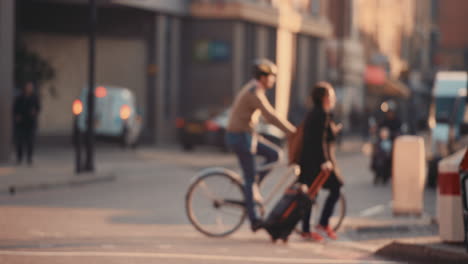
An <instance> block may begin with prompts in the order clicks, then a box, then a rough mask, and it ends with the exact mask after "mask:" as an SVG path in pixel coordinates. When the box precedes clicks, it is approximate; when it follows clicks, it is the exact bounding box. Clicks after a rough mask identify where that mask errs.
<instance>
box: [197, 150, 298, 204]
mask: <svg viewBox="0 0 468 264" xmlns="http://www.w3.org/2000/svg"><path fill="white" fill-rule="evenodd" d="M278 156H279V158H278V160H277V161H275V162H272V163H268V164H265V165H261V166H260V167H259V168H257V170H256V172H257V173H259V172H263V171H269V170H275V169H278V168H288V167H289V169H288V170H287V171H286V172H285V173H284V174H283V175H282V176H281V177H280V180H279V181H278V182H277V183H276V184H275V185H274V187H273V189H272V190H271V191H269V192H268V193H267V195H266V198H264V200H263V202H262V205H267V204H269V203H270V202H271V201H272V200H273V198H274V196H275V194H277V193H278V191H282V190H283V189H284V187H285V184H286V181H287V180H288V179H289V177H290V175H294V177H295V179H297V177H299V174H300V171H301V169H300V167H299V165H297V164H292V165H289V164H287V161H286V159H285V158H284V154H283V152H282V151H279V153H278ZM216 172H220V173H224V174H227V175H229V176H230V177H232V178H233V179H234V180H236V181H239V182H240V183H241V184H243V183H244V180H243V178H242V177H241V175H240V174H239V173H237V172H235V171H233V170H230V169H226V168H223V167H212V168H206V169H204V170H202V171H200V172H199V173H198V174H197V175H195V176H194V177H193V178H192V180H191V182H192V183H193V182H195V181H196V180H197V179H198V178H199V177H201V176H204V175H206V174H211V173H216ZM266 177H268V175H266V176H265V178H266ZM216 200H217V201H218V202H219V203H220V204H230V205H233V206H245V203H244V201H232V200H224V199H222V198H219V199H216Z"/></svg>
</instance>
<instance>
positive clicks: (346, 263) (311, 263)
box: [0, 250, 395, 264]
mask: <svg viewBox="0 0 468 264" xmlns="http://www.w3.org/2000/svg"><path fill="white" fill-rule="evenodd" d="M2 255H4V256H27V257H133V258H159V259H188V260H213V261H241V262H259V263H283V264H284V263H304V264H315V263H323V264H327V263H338V262H339V263H342V264H354V263H356V264H357V263H368V264H388V263H395V262H390V261H374V260H362V259H361V260H344V259H339V260H338V259H335V260H333V259H304V258H268V257H242V256H225V255H202V254H171V253H149V252H98V251H80V252H63V251H57V252H53V251H8V250H5V251H0V256H2Z"/></svg>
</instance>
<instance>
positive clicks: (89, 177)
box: [0, 172, 117, 195]
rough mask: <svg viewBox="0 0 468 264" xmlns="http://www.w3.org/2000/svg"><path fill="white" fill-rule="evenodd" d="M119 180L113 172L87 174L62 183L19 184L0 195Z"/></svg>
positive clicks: (0, 191) (6, 189) (1, 190)
mask: <svg viewBox="0 0 468 264" xmlns="http://www.w3.org/2000/svg"><path fill="white" fill-rule="evenodd" d="M116 179H117V176H116V175H115V174H114V173H113V172H109V173H105V174H97V175H96V174H85V175H82V176H81V175H80V176H74V177H72V178H69V179H66V180H60V181H49V182H47V181H44V182H39V183H33V184H18V185H10V186H8V187H7V188H2V189H0V195H15V194H17V193H25V192H32V191H41V190H52V189H58V188H64V187H80V186H84V185H88V184H94V183H105V182H112V181H115V180H116Z"/></svg>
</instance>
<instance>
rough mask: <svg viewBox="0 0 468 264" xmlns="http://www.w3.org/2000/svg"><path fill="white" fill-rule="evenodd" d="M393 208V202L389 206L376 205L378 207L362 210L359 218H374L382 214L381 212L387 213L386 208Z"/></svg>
mask: <svg viewBox="0 0 468 264" xmlns="http://www.w3.org/2000/svg"><path fill="white" fill-rule="evenodd" d="M391 206H392V202H391V201H390V202H389V203H388V204H379V205H376V206H372V207H370V208H367V209H365V210H362V211H361V212H360V213H359V216H362V217H369V216H374V215H377V214H380V213H381V212H383V211H385V208H386V207H391Z"/></svg>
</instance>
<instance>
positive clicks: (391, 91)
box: [367, 80, 411, 98]
mask: <svg viewBox="0 0 468 264" xmlns="http://www.w3.org/2000/svg"><path fill="white" fill-rule="evenodd" d="M367 88H368V91H369V92H370V93H371V94H376V95H386V96H395V97H402V98H408V97H409V96H410V95H411V91H410V89H409V88H408V87H407V86H406V85H405V84H404V83H402V82H400V81H398V80H385V81H384V83H383V84H382V85H367Z"/></svg>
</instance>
